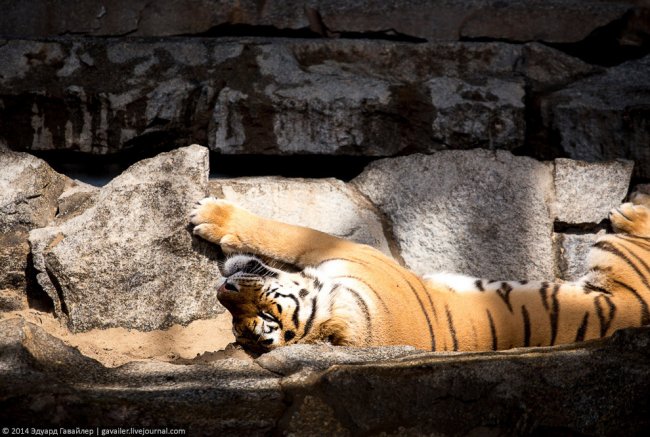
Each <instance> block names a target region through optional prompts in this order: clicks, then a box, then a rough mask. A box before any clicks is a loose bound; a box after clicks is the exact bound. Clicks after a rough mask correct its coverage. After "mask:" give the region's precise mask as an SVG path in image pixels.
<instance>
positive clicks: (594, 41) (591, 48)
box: [459, 11, 650, 67]
mask: <svg viewBox="0 0 650 437" xmlns="http://www.w3.org/2000/svg"><path fill="white" fill-rule="evenodd" d="M633 14H634V11H629V12H628V13H627V14H625V15H624V16H623V17H621V18H619V19H618V20H614V21H612V22H611V23H609V24H607V25H605V26H602V27H599V28H597V29H595V30H594V31H592V32H591V33H590V34H589V35H588V36H587V37H586V38H584V39H583V40H581V41H577V42H571V43H552V42H547V41H535V40H530V41H517V40H511V39H507V38H490V37H479V38H469V37H461V38H460V39H459V41H462V42H476V43H490V42H491V43H495V42H498V43H506V44H518V45H521V44H526V43H530V42H538V43H541V44H544V45H547V46H549V47H552V48H554V49H556V50H559V51H561V52H564V53H566V54H567V55H570V56H573V57H575V58H578V59H580V60H582V61H584V62H587V63H589V64H593V65H600V66H604V67H611V66H614V65H618V64H621V63H623V62H626V61H631V60H634V59H639V58H642V57H644V56H646V55H648V54H650V35H648V34H644V35H642V36H639V37H638V38H639V39H640V40H641V41H639V42H638V44H635V45H627V44H624V43H622V41H623V39H624V38H623V36H624V34H625V33H626V31H627V30H628V25H629V22H630V19H631V17H632V15H633Z"/></svg>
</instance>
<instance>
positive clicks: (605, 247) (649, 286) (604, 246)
mask: <svg viewBox="0 0 650 437" xmlns="http://www.w3.org/2000/svg"><path fill="white" fill-rule="evenodd" d="M593 247H595V248H597V249H600V250H602V251H605V252H609V253H611V254H613V255H615V256H617V257H619V258H621V259H622V260H623V261H625V263H626V264H627V265H628V266H630V267H631V268H632V269H633V270H634V271H635V272H636V274H637V275H639V279H641V282H643V285H645V287H646V290H650V283H648V278H647V277H646V276H645V275H643V274H642V273H641V270H639V268H638V267H637V266H636V265H634V263H633V262H632V261H631V260H630V259H629V258H628V257H627V256H625V254H624V253H623V252H621V251H620V250H618V249H617V248H616V247H615V246H614V245H612V244H610V243H608V242H606V241H598V242H596V244H594V245H593ZM644 264H645V263H644ZM646 268H647V266H646ZM612 281H613V282H616V283H619V284H621V283H620V282H618V281H616V280H614V279H612ZM621 285H623V284H621ZM625 288H627V289H628V290H630V291H632V292H633V293H634V295H635V296H636V297H637V299H638V300H639V302H640V303H641V306H642V308H643V311H642V313H643V315H642V319H643V318H644V316H645V315H646V314H647V313H648V303H647V302H646V301H645V299H643V297H642V296H641V295H640V294H639V293H637V292H636V291H635V290H633V289H632V288H631V287H628V286H625ZM644 324H645V323H644Z"/></svg>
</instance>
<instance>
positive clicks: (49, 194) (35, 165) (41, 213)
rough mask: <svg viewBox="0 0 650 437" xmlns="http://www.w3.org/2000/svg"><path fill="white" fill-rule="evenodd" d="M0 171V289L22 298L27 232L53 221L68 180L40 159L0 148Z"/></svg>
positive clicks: (26, 259)
mask: <svg viewBox="0 0 650 437" xmlns="http://www.w3.org/2000/svg"><path fill="white" fill-rule="evenodd" d="M0 169H2V170H1V171H0V290H1V289H3V288H6V289H13V290H14V291H21V292H22V294H23V297H24V289H25V285H26V278H25V270H26V269H27V265H28V255H29V243H28V234H29V231H30V230H32V229H34V228H38V227H42V226H46V225H47V224H48V223H49V222H50V221H52V220H53V219H54V216H55V214H56V212H57V198H58V197H59V195H60V194H61V193H62V192H63V190H64V189H65V188H66V186H67V184H68V183H69V180H68V178H67V177H65V176H63V175H61V174H59V173H57V172H55V171H54V170H52V168H51V167H50V166H49V165H48V164H47V163H46V162H45V161H43V160H41V159H38V158H36V157H34V156H31V155H28V154H26V153H16V152H10V151H7V150H2V149H0ZM7 293H9V292H7ZM12 300H13V301H15V299H12ZM12 306H15V305H12Z"/></svg>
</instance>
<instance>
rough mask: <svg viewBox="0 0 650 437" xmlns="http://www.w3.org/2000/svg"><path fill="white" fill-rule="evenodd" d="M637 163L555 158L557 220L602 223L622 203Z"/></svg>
mask: <svg viewBox="0 0 650 437" xmlns="http://www.w3.org/2000/svg"><path fill="white" fill-rule="evenodd" d="M633 167H634V163H633V162H631V161H622V160H621V161H613V162H598V163H587V162H582V161H574V160H571V159H564V158H559V159H556V160H555V174H554V180H555V203H554V209H555V219H556V220H557V221H560V222H564V223H568V224H581V223H600V221H601V220H603V219H606V218H607V215H608V214H609V211H610V210H611V209H612V208H614V207H615V206H618V205H619V204H620V203H622V201H623V199H624V198H625V196H626V195H627V190H628V187H629V185H630V178H631V176H632V169H633Z"/></svg>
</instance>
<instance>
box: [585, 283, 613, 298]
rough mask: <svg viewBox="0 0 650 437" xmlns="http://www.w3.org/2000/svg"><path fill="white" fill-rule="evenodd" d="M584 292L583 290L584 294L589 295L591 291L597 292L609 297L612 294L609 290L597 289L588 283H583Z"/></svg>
mask: <svg viewBox="0 0 650 437" xmlns="http://www.w3.org/2000/svg"><path fill="white" fill-rule="evenodd" d="M584 290H585V294H589V293H591V292H592V291H597V292H599V293H603V294H610V295H611V294H612V293H611V292H610V291H609V290H607V289H605V288H603V287H599V286H597V285H594V284H592V283H591V282H589V281H585V285H584Z"/></svg>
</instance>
